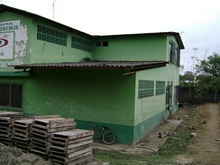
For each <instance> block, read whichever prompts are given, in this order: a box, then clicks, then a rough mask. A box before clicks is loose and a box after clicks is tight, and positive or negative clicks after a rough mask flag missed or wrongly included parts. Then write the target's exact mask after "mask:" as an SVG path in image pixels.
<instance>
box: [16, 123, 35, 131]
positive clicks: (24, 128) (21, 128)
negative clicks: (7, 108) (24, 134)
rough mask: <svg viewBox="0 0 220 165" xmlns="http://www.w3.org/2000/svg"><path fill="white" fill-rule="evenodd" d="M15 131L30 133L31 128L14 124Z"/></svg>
mask: <svg viewBox="0 0 220 165" xmlns="http://www.w3.org/2000/svg"><path fill="white" fill-rule="evenodd" d="M13 129H20V130H26V131H30V129H31V127H26V126H22V125H16V124H13Z"/></svg>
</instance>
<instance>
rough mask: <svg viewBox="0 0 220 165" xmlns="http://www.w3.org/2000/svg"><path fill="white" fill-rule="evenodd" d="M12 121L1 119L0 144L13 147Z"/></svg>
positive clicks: (8, 118)
mask: <svg viewBox="0 0 220 165" xmlns="http://www.w3.org/2000/svg"><path fill="white" fill-rule="evenodd" d="M11 135H12V120H11V118H10V117H0V142H1V143H3V144H5V145H8V146H11V145H12V141H11Z"/></svg>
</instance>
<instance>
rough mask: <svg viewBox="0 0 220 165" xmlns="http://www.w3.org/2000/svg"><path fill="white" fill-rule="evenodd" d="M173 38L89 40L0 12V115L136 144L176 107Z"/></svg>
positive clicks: (21, 14) (20, 14) (18, 13)
mask: <svg viewBox="0 0 220 165" xmlns="http://www.w3.org/2000/svg"><path fill="white" fill-rule="evenodd" d="M181 49H184V45H183V43H182V40H181V37H180V35H179V33H176V32H158V33H142V34H121V35H107V36H93V35H90V34H87V33H84V32H81V31H79V30H76V29H73V28H71V27H68V26H65V25H62V24H60V23H58V22H55V21H52V20H49V19H47V18H44V17H41V16H39V15H36V14H33V13H30V12H27V11H24V10H19V9H16V8H12V7H9V6H5V5H0V109H4V110H14V111H22V112H24V113H25V114H26V115H53V114H59V115H61V116H62V117H68V118H75V120H76V121H77V128H84V129H89V124H88V122H93V123H96V124H98V125H105V126H108V127H109V128H110V129H111V130H112V131H113V132H115V134H116V136H117V141H116V142H117V143H125V144H134V143H136V142H138V141H139V140H140V139H141V138H142V137H143V136H145V135H146V134H147V133H149V132H150V131H151V130H152V129H153V128H155V127H156V126H157V125H158V124H159V123H160V122H161V121H162V120H165V119H167V117H168V116H169V114H171V113H173V112H175V111H176V110H177V108H178V99H177V98H178V86H179V65H180V64H179V63H180V50H181Z"/></svg>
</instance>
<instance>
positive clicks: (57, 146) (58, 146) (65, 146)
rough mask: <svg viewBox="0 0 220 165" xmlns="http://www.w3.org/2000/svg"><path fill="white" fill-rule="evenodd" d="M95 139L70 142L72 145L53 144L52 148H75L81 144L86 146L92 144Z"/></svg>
mask: <svg viewBox="0 0 220 165" xmlns="http://www.w3.org/2000/svg"><path fill="white" fill-rule="evenodd" d="M92 142H93V140H88V141H82V142H79V143H74V144H70V145H63V146H61V145H52V146H50V148H51V149H53V148H55V149H59V150H64V151H66V150H70V149H74V148H77V147H80V146H84V145H88V144H92Z"/></svg>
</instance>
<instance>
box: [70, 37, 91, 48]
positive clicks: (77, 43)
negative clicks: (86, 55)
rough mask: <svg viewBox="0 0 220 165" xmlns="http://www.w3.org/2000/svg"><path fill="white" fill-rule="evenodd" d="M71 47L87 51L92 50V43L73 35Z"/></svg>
mask: <svg viewBox="0 0 220 165" xmlns="http://www.w3.org/2000/svg"><path fill="white" fill-rule="evenodd" d="M71 47H72V48H76V49H79V50H84V51H87V52H91V51H92V43H91V42H89V41H86V40H83V39H80V38H77V37H74V36H72V43H71Z"/></svg>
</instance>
